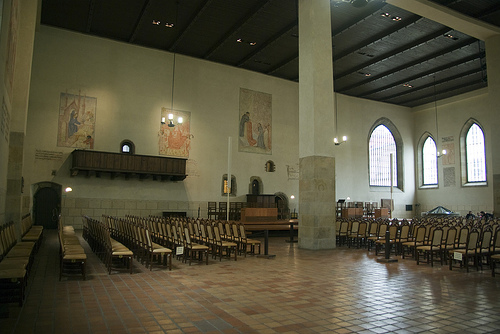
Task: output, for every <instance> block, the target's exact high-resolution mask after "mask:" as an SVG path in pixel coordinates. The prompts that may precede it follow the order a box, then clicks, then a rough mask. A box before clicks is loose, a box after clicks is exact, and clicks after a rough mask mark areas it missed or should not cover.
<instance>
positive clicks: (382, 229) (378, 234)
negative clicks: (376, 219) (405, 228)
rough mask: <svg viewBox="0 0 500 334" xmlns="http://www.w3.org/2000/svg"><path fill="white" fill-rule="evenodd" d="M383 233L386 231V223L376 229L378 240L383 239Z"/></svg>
mask: <svg viewBox="0 0 500 334" xmlns="http://www.w3.org/2000/svg"><path fill="white" fill-rule="evenodd" d="M385 231H387V223H382V224H380V225H379V227H378V232H377V236H378V237H379V238H381V237H383V236H384V235H385Z"/></svg>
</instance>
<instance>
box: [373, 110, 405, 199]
mask: <svg viewBox="0 0 500 334" xmlns="http://www.w3.org/2000/svg"><path fill="white" fill-rule="evenodd" d="M391 155H392V171H393V178H392V185H393V186H394V187H397V188H400V189H401V190H403V141H402V139H401V135H400V134H399V131H398V130H397V128H396V127H395V126H394V124H393V123H392V122H391V121H390V120H389V119H387V118H380V119H379V120H377V121H376V122H375V124H374V125H373V127H372V130H371V131H370V136H369V139H368V168H369V183H370V186H382V187H389V186H391V178H390V174H391V163H390V161H391Z"/></svg>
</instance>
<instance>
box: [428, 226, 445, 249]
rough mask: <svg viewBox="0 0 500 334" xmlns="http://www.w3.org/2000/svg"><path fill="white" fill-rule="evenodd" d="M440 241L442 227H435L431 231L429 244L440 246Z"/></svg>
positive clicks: (441, 238) (441, 239)
mask: <svg viewBox="0 0 500 334" xmlns="http://www.w3.org/2000/svg"><path fill="white" fill-rule="evenodd" d="M442 241H443V229H442V228H440V227H436V228H435V229H434V231H433V232H432V240H431V246H432V247H437V246H441V243H442Z"/></svg>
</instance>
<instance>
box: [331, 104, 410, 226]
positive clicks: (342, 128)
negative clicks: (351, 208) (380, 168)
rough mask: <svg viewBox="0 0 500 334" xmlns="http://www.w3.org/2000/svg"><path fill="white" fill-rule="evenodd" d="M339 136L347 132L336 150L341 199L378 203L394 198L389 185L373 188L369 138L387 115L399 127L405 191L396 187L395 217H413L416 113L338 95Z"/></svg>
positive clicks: (339, 195)
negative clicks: (414, 118)
mask: <svg viewBox="0 0 500 334" xmlns="http://www.w3.org/2000/svg"><path fill="white" fill-rule="evenodd" d="M337 108H338V116H337V122H338V137H340V138H341V137H342V136H343V135H346V136H347V137H348V141H347V142H346V143H343V144H341V145H339V146H333V149H334V150H335V161H336V174H337V198H347V197H350V198H351V200H352V201H362V202H378V203H380V200H381V199H390V198H391V193H390V188H389V187H370V186H369V183H368V182H369V178H368V140H369V134H370V133H369V132H370V129H371V128H372V126H373V125H374V123H375V122H376V121H377V120H378V119H379V118H381V117H386V118H388V119H389V120H391V122H392V123H394V125H395V126H396V128H397V129H398V130H399V132H400V134H401V137H402V140H403V145H404V146H403V155H404V163H403V175H404V176H403V179H404V181H403V182H404V184H403V191H401V190H399V189H396V188H394V190H393V200H394V214H393V217H401V218H411V217H412V216H413V212H406V211H405V208H406V207H405V206H406V205H407V204H414V203H415V202H414V195H415V182H414V179H415V178H414V169H413V165H414V163H413V157H414V152H413V147H414V139H413V137H414V135H413V114H412V113H411V109H410V108H405V107H399V106H396V105H392V104H387V103H378V102H373V101H367V100H363V99H359V98H354V97H348V96H344V95H338V105H337Z"/></svg>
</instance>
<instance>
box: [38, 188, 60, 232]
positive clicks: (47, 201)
mask: <svg viewBox="0 0 500 334" xmlns="http://www.w3.org/2000/svg"><path fill="white" fill-rule="evenodd" d="M34 190H35V191H34V195H33V219H34V224H35V225H41V226H43V228H44V229H45V228H46V229H56V228H57V222H58V220H59V213H60V212H61V185H59V184H57V183H52V182H42V183H38V184H36V185H34Z"/></svg>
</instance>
